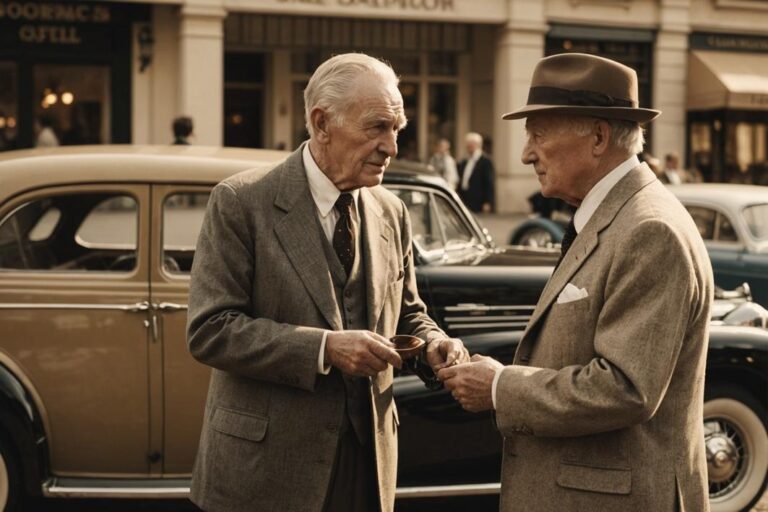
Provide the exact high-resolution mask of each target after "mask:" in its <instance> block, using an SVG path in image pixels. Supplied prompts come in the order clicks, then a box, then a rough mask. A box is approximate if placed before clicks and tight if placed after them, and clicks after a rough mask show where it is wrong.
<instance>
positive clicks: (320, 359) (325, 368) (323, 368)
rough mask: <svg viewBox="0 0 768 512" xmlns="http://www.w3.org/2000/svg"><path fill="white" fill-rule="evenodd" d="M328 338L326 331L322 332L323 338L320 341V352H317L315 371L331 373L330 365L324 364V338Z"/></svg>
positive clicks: (322, 373) (324, 373)
mask: <svg viewBox="0 0 768 512" xmlns="http://www.w3.org/2000/svg"><path fill="white" fill-rule="evenodd" d="M327 338H328V331H325V332H323V339H322V341H321V342H320V353H319V354H317V373H319V374H320V375H328V374H329V373H331V365H326V364H325V340H326V339H327Z"/></svg>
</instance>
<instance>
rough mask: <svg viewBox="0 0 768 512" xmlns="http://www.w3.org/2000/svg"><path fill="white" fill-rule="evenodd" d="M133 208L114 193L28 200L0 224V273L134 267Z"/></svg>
mask: <svg viewBox="0 0 768 512" xmlns="http://www.w3.org/2000/svg"><path fill="white" fill-rule="evenodd" d="M137 229H138V206H137V203H136V200H135V199H134V198H133V197H130V196H127V195H117V194H92V193H89V194H67V195H59V196H52V197H46V198H43V199H38V200H35V201H31V202H29V203H26V204H24V205H22V206H21V207H19V208H17V209H16V210H15V211H14V212H13V213H11V215H9V216H8V217H6V219H5V220H4V221H3V222H2V224H0V269H16V270H42V271H46V270H53V271H59V272H72V271H114V272H128V271H131V270H133V269H134V268H135V267H136V239H137V234H136V231H137Z"/></svg>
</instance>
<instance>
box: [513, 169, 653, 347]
mask: <svg viewBox="0 0 768 512" xmlns="http://www.w3.org/2000/svg"><path fill="white" fill-rule="evenodd" d="M656 179H657V178H656V175H655V174H653V171H651V170H650V169H649V168H648V166H647V165H646V164H644V163H643V164H640V165H639V166H638V167H635V168H634V169H632V170H631V171H630V172H629V173H627V175H626V176H624V177H623V178H622V179H621V180H620V181H619V182H618V183H617V184H616V185H615V186H614V187H613V188H612V189H611V191H610V192H609V193H608V195H607V196H606V197H605V199H604V200H603V202H602V203H601V204H600V206H599V207H598V208H597V211H595V213H594V215H592V218H591V219H589V222H587V225H586V226H584V229H582V230H581V233H579V235H578V236H577V237H576V239H575V240H574V242H573V245H572V246H571V248H570V249H569V250H568V253H567V254H566V255H565V258H563V261H561V262H560V265H559V266H558V267H557V268H556V269H555V271H554V272H553V273H552V276H551V277H550V278H549V281H548V282H547V285H546V286H545V287H544V291H543V292H542V293H541V297H540V298H539V302H538V303H537V304H536V309H535V310H534V312H533V315H532V316H531V320H530V321H529V322H528V326H527V327H526V329H525V333H524V334H523V340H525V339H526V338H527V337H528V336H529V334H530V333H531V332H532V331H533V330H534V329H535V328H536V327H537V324H538V323H539V322H540V321H541V320H542V318H544V317H545V316H546V313H547V311H549V308H550V307H551V306H552V303H553V302H554V301H555V299H556V298H557V296H558V295H559V294H560V292H561V291H562V289H563V288H564V287H565V285H566V284H568V282H569V281H570V280H571V278H572V277H573V276H574V275H575V274H576V272H577V271H578V270H579V269H580V268H581V266H582V265H583V264H584V262H585V261H586V260H587V258H589V255H590V254H592V253H593V252H594V250H595V249H596V248H597V246H598V244H599V235H600V232H601V231H603V230H604V229H605V228H607V227H608V226H610V224H611V222H613V219H614V218H615V217H616V215H617V214H618V213H619V211H620V210H621V208H622V207H623V206H624V204H625V203H626V202H627V201H628V200H629V199H630V198H631V197H632V196H634V195H635V194H636V193H637V192H638V191H639V190H640V189H642V188H643V187H645V186H647V185H648V184H650V183H653V182H654V181H656Z"/></svg>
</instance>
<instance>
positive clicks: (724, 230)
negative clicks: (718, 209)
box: [717, 213, 739, 242]
mask: <svg viewBox="0 0 768 512" xmlns="http://www.w3.org/2000/svg"><path fill="white" fill-rule="evenodd" d="M717 218H718V219H717V223H718V226H717V240H719V241H720V242H738V241H739V237H738V236H736V230H735V229H733V224H731V221H730V220H729V219H728V217H726V216H725V215H723V214H722V213H720V214H718V216H717Z"/></svg>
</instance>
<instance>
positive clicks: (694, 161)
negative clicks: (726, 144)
mask: <svg viewBox="0 0 768 512" xmlns="http://www.w3.org/2000/svg"><path fill="white" fill-rule="evenodd" d="M690 127H691V128H690V136H689V137H690V139H689V143H690V156H689V160H688V161H689V162H690V165H691V167H693V168H694V169H696V170H698V171H699V173H701V175H702V177H703V178H704V180H705V181H712V130H711V125H710V123H706V122H704V123H702V122H694V123H691V125H690Z"/></svg>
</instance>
